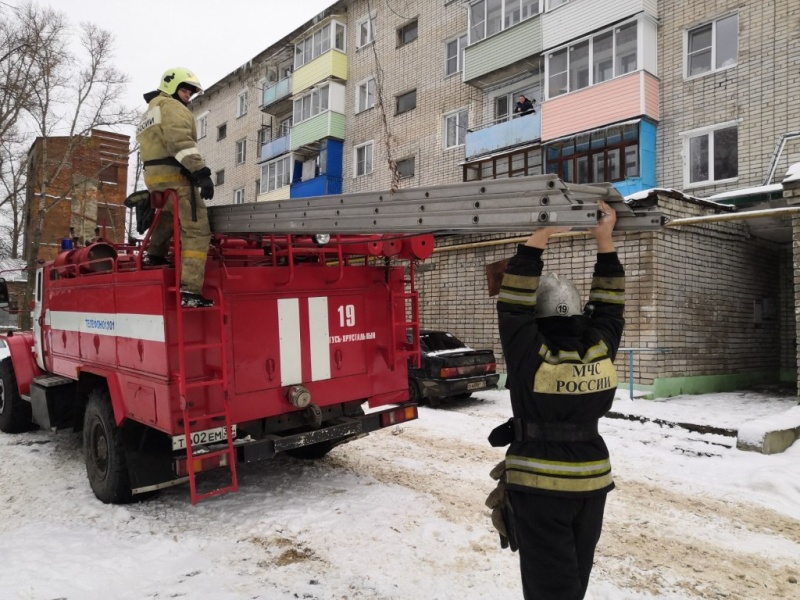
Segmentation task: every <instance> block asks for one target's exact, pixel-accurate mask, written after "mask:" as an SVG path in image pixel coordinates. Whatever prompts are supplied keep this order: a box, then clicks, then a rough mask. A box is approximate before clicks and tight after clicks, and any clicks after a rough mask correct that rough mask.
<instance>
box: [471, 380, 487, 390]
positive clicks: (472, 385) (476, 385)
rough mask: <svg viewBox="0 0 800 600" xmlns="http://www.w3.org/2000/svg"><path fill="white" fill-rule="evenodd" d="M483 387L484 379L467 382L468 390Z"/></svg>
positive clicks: (484, 385) (484, 384)
mask: <svg viewBox="0 0 800 600" xmlns="http://www.w3.org/2000/svg"><path fill="white" fill-rule="evenodd" d="M485 387H486V382H485V381H475V382H474V383H468V384H467V389H468V390H482V389H483V388H485Z"/></svg>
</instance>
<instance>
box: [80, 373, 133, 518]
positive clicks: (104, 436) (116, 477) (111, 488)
mask: <svg viewBox="0 0 800 600" xmlns="http://www.w3.org/2000/svg"><path fill="white" fill-rule="evenodd" d="M83 456H84V461H85V462H86V474H87V475H88V477H89V485H91V487H92V491H93V492H94V495H95V496H97V499H98V500H100V501H101V502H104V503H106V504H125V503H128V502H131V501H132V500H133V495H132V494H131V484H130V479H129V477H128V465H127V462H126V460H125V444H124V439H123V435H122V429H120V428H119V427H117V424H116V421H115V420H114V410H113V408H112V407H111V397H110V396H109V393H108V390H107V389H105V388H104V387H98V388H95V389H94V390H92V391H91V393H90V394H89V402H88V403H87V405H86V413H85V414H84V417H83Z"/></svg>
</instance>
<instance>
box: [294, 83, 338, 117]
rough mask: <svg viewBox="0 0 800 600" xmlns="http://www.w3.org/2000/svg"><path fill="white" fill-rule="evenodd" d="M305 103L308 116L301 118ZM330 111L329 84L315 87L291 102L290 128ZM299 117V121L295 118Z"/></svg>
mask: <svg viewBox="0 0 800 600" xmlns="http://www.w3.org/2000/svg"><path fill="white" fill-rule="evenodd" d="M323 90H324V92H325V99H324V103H325V106H324V108H323V107H322V92H323ZM298 103H299V105H300V113H299V115H298V112H297V106H298ZM306 103H307V105H308V116H303V115H304V113H305V112H306ZM330 109H331V86H330V83H324V84H322V85H319V86H317V87H316V88H315V89H312V90H310V91H308V92H306V93H305V94H303V95H302V96H299V97H297V98H295V99H294V100H293V101H292V119H293V121H292V126H294V125H299V124H300V123H303V122H304V121H308V120H310V119H313V118H314V117H316V116H318V115H321V114H322V113H324V112H327V111H329V110H330ZM298 116H299V117H300V118H299V119H298V118H297V117H298Z"/></svg>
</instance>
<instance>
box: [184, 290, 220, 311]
mask: <svg viewBox="0 0 800 600" xmlns="http://www.w3.org/2000/svg"><path fill="white" fill-rule="evenodd" d="M181 306H182V307H184V308H208V307H209V306H214V301H213V300H210V299H209V298H204V297H203V296H202V295H200V294H194V293H192V292H187V291H184V290H181Z"/></svg>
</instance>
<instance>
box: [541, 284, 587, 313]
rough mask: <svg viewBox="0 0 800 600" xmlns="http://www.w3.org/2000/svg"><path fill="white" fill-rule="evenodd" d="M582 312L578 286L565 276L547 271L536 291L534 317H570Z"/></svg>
mask: <svg viewBox="0 0 800 600" xmlns="http://www.w3.org/2000/svg"><path fill="white" fill-rule="evenodd" d="M581 314H583V306H582V303H581V295H580V292H578V288H576V287H575V284H574V283H572V282H571V281H570V280H569V279H567V278H566V277H562V276H560V275H556V274H555V273H547V274H546V275H542V277H541V279H539V289H538V290H537V291H536V318H544V317H572V316H574V315H581Z"/></svg>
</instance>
